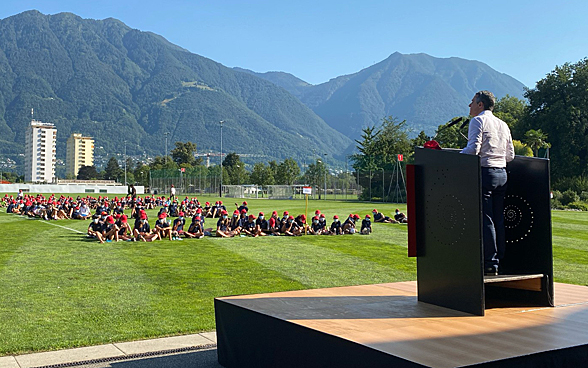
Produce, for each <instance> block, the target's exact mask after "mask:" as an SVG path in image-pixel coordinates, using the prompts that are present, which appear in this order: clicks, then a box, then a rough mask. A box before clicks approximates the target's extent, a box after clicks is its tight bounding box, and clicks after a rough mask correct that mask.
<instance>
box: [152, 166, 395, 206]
mask: <svg viewBox="0 0 588 368" xmlns="http://www.w3.org/2000/svg"><path fill="white" fill-rule="evenodd" d="M219 173H220V170H218V172H215V171H214V170H211V168H209V169H206V168H204V169H203V170H199V168H198V167H197V168H193V169H188V170H186V171H185V172H181V171H179V170H153V171H151V174H150V180H149V182H150V192H151V193H154V194H164V195H167V194H168V193H169V192H170V188H171V185H172V184H173V185H174V187H175V188H176V193H177V194H182V195H183V194H197V195H198V194H211V195H218V194H219V188H220V176H219ZM325 179H326V181H325ZM315 181H316V182H314V183H305V182H303V181H302V179H300V180H299V181H296V182H295V183H294V184H293V185H267V186H259V185H254V184H243V185H223V186H222V195H223V197H229V198H268V199H302V198H304V194H302V188H303V187H305V186H310V187H312V195H310V196H309V199H311V200H324V199H334V200H361V201H370V202H394V203H403V202H406V182H405V174H404V168H403V167H401V166H400V165H397V166H396V167H393V168H392V170H382V169H379V170H371V171H360V172H357V171H356V172H353V173H342V174H338V175H331V174H329V175H327V176H326V177H321V178H317V179H316V180H315ZM325 183H326V185H325Z"/></svg>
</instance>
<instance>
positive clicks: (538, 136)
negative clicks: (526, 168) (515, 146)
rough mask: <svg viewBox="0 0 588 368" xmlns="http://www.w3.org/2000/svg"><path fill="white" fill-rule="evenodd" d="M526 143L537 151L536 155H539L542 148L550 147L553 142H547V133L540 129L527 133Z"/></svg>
mask: <svg viewBox="0 0 588 368" xmlns="http://www.w3.org/2000/svg"><path fill="white" fill-rule="evenodd" d="M525 144H526V145H527V146H529V148H531V149H532V150H533V152H534V153H535V157H537V156H539V149H540V148H549V147H551V144H549V143H547V134H545V133H543V132H542V131H541V129H539V130H533V129H531V130H529V131H528V132H526V133H525Z"/></svg>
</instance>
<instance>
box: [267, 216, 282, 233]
mask: <svg viewBox="0 0 588 368" xmlns="http://www.w3.org/2000/svg"><path fill="white" fill-rule="evenodd" d="M268 224H269V230H268V232H267V233H268V234H273V235H280V218H279V217H278V212H277V211H274V212H272V216H271V217H270V219H269V220H268Z"/></svg>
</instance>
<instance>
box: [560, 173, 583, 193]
mask: <svg viewBox="0 0 588 368" xmlns="http://www.w3.org/2000/svg"><path fill="white" fill-rule="evenodd" d="M554 187H555V188H557V189H558V190H561V191H567V190H573V191H574V192H576V193H581V192H584V191H588V177H587V176H573V177H567V178H561V179H559V180H558V181H557V182H555V184H554Z"/></svg>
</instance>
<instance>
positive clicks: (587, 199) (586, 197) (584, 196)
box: [580, 190, 588, 202]
mask: <svg viewBox="0 0 588 368" xmlns="http://www.w3.org/2000/svg"><path fill="white" fill-rule="evenodd" d="M580 200H581V201H582V202H588V192H587V191H585V190H584V191H582V193H580Z"/></svg>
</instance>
